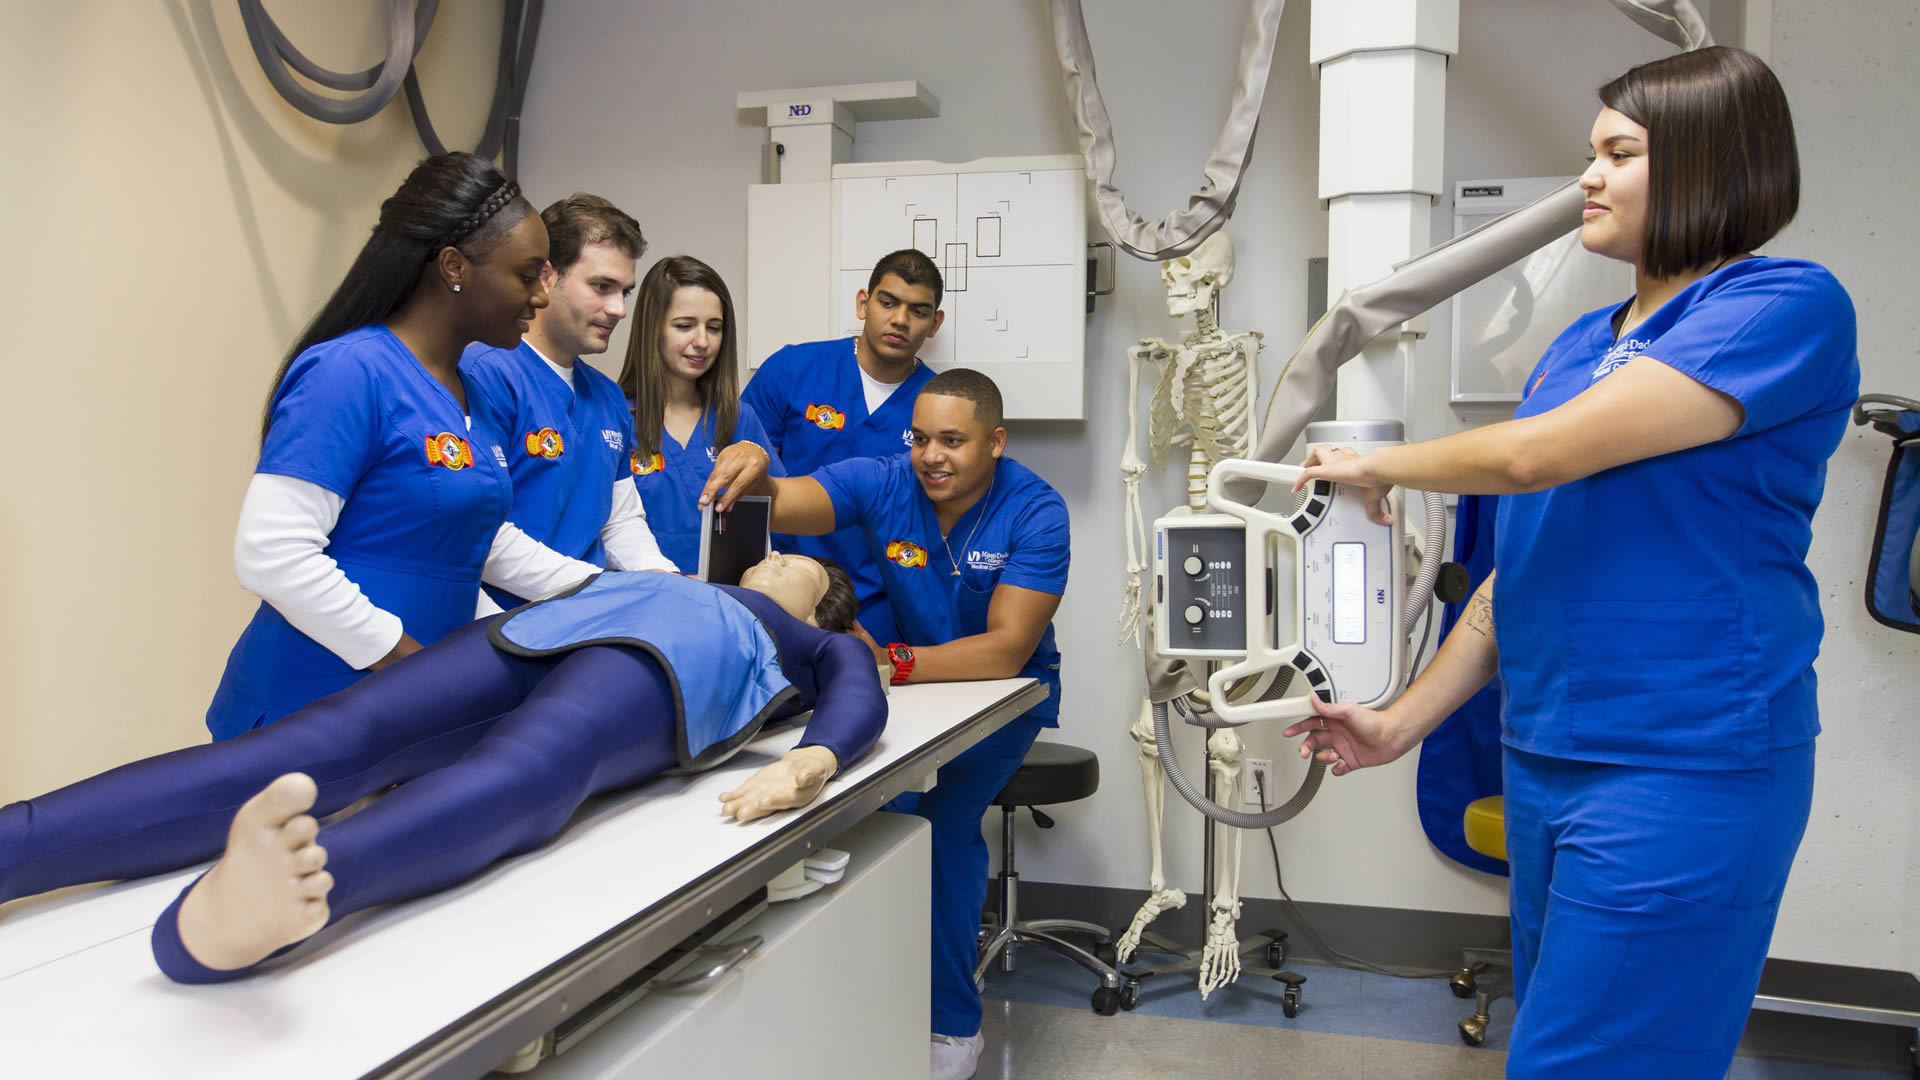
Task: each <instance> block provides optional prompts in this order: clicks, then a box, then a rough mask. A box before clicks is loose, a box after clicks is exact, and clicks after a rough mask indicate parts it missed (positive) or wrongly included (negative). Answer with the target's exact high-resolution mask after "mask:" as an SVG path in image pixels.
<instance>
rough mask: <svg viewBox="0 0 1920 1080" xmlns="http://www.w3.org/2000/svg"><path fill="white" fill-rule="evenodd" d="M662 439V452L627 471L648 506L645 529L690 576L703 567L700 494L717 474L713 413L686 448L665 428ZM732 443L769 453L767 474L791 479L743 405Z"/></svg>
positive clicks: (634, 458) (635, 456)
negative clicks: (714, 467)
mask: <svg viewBox="0 0 1920 1080" xmlns="http://www.w3.org/2000/svg"><path fill="white" fill-rule="evenodd" d="M660 441H661V444H662V445H661V448H660V451H659V452H658V453H656V454H653V455H651V456H650V457H646V458H642V456H641V454H640V451H638V450H635V451H634V452H633V453H632V455H630V457H629V459H628V461H627V463H626V467H627V471H628V472H630V473H631V474H632V475H633V484H634V487H636V488H638V489H639V490H640V502H641V505H643V506H645V507H646V508H647V525H648V526H649V527H650V528H652V529H653V539H654V541H655V542H657V543H658V544H659V545H660V551H661V553H662V554H664V555H666V557H667V558H669V559H672V560H673V565H675V566H677V567H679V568H680V572H681V573H683V574H691V573H694V572H696V571H697V570H698V569H699V567H700V492H701V491H702V490H704V489H705V488H706V486H707V479H708V478H709V477H710V476H712V475H713V461H714V458H715V457H717V456H719V452H718V451H716V450H715V449H714V446H713V409H711V408H709V409H707V411H706V413H705V415H703V416H701V417H700V422H699V423H698V424H696V425H694V429H693V434H692V435H689V436H688V437H687V444H686V445H685V446H682V445H680V443H679V442H677V441H676V440H675V439H674V437H673V436H671V435H669V434H667V433H666V431H665V430H662V431H661V432H660ZM733 441H734V442H750V443H753V444H755V445H757V446H759V447H760V448H761V449H762V450H765V451H766V452H767V475H768V476H785V475H787V470H786V467H785V466H784V465H782V464H781V459H780V454H779V452H778V451H776V450H775V449H774V448H773V440H772V439H769V438H768V437H767V431H766V429H765V428H764V427H762V426H761V425H760V418H759V416H757V415H756V414H755V413H754V411H753V409H752V407H751V406H749V405H747V403H746V402H744V401H743V402H741V403H740V414H739V417H738V418H737V419H735V420H734V422H733Z"/></svg>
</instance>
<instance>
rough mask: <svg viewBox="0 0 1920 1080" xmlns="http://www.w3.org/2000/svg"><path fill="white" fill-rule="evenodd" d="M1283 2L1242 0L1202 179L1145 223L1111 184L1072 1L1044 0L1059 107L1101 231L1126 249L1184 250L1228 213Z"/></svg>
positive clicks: (1161, 255) (1102, 108) (1099, 105)
mask: <svg viewBox="0 0 1920 1080" xmlns="http://www.w3.org/2000/svg"><path fill="white" fill-rule="evenodd" d="M1285 6H1286V0H1247V21H1246V25H1245V29H1244V30H1242V32H1241V35H1240V77H1239V85H1238V86H1237V87H1236V88H1235V89H1234V94H1233V104H1232V105H1231V106H1229V107H1228V109H1227V118H1226V121H1225V122H1224V123H1223V124H1222V125H1221V127H1220V137H1219V139H1217V140H1216V141H1215V142H1214V144H1213V155H1212V156H1211V157H1209V158H1208V159H1207V167H1206V172H1205V177H1206V179H1205V182H1203V183H1202V184H1201V185H1200V190H1198V191H1196V192H1194V193H1193V195H1192V197H1190V198H1189V199H1188V200H1187V208H1186V209H1185V210H1180V211H1177V212H1175V213H1172V214H1169V215H1167V216H1166V217H1165V218H1163V219H1161V220H1160V221H1156V222H1149V221H1146V220H1145V219H1143V218H1141V216H1140V215H1139V214H1136V213H1134V212H1133V211H1132V210H1131V209H1129V208H1128V207H1127V197H1126V194H1125V193H1124V192H1122V191H1121V190H1120V189H1119V188H1117V187H1115V186H1114V184H1113V166H1114V157H1115V154H1114V144H1113V120H1112V118H1111V117H1109V116H1108V115H1107V105H1106V101H1105V100H1104V99H1103V98H1102V97H1101V95H1100V85H1099V82H1098V81H1097V79H1096V78H1095V75H1094V66H1093V45H1092V43H1091V42H1089V41H1088V40H1087V20H1086V18H1085V16H1083V15H1082V14H1081V11H1080V0H1052V15H1053V43H1054V48H1055V51H1056V52H1057V53H1058V54H1059V58H1060V73H1061V76H1062V78H1063V79H1064V80H1065V82H1066V90H1067V111H1068V112H1070V113H1072V115H1073V123H1074V127H1075V128H1076V129H1078V131H1079V135H1080V153H1081V155H1082V156H1084V157H1085V158H1086V160H1087V177H1088V178H1089V179H1090V180H1092V181H1093V199H1094V203H1095V204H1096V205H1097V206H1098V207H1099V208H1100V223H1101V225H1102V226H1103V227H1104V228H1105V229H1106V231H1107V235H1108V236H1111V237H1112V238H1113V242H1114V243H1115V244H1117V245H1118V246H1119V247H1120V248H1121V250H1123V251H1125V252H1126V253H1127V254H1129V255H1132V256H1133V257H1134V258H1136V259H1145V260H1147V261H1149V262H1159V261H1160V260H1162V259H1171V258H1174V257H1175V256H1179V255H1185V254H1187V253H1188V252H1190V251H1192V250H1193V249H1194V248H1197V247H1199V246H1200V242H1201V241H1203V240H1205V239H1206V238H1207V237H1209V236H1211V235H1213V233H1214V231H1215V230H1217V229H1219V228H1220V226H1222V225H1225V224H1226V223H1227V218H1228V217H1230V216H1232V214H1233V204H1234V200H1235V199H1237V198H1238V197H1239V195H1240V179H1241V177H1242V176H1244V175H1245V174H1246V170H1247V162H1248V160H1249V159H1250V158H1251V157H1252V156H1253V136H1254V132H1255V131H1256V130H1257V129H1258V128H1259V126H1260V103H1261V101H1262V99H1264V98H1265V97H1266V94H1267V73H1268V72H1269V71H1270V70H1271V69H1272V67H1273V47H1274V43H1275V42H1276V41H1278V40H1279V37H1280V12H1281V9H1282V8H1284V7H1285Z"/></svg>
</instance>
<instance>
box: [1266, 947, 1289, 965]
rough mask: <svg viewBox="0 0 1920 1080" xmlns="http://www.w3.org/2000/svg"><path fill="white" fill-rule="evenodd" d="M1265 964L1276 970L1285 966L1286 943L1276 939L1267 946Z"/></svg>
mask: <svg viewBox="0 0 1920 1080" xmlns="http://www.w3.org/2000/svg"><path fill="white" fill-rule="evenodd" d="M1267 966H1268V967H1270V968H1274V969H1276V970H1278V969H1279V968H1283V967H1286V966H1287V946H1286V943H1284V942H1279V941H1276V942H1273V943H1272V944H1270V945H1268V946H1267Z"/></svg>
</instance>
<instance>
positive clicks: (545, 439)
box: [527, 427, 567, 461]
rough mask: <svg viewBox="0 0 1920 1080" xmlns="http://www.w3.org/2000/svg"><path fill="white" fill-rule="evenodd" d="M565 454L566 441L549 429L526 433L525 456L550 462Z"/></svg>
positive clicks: (544, 428)
mask: <svg viewBox="0 0 1920 1080" xmlns="http://www.w3.org/2000/svg"><path fill="white" fill-rule="evenodd" d="M566 452H567V440H565V439H563V438H561V437H560V433H559V432H557V431H555V430H553V429H552V428H550V427H543V428H541V429H540V430H539V431H529V432H527V456H528V457H537V458H546V459H547V460H548V461H552V460H553V459H554V458H557V457H559V456H560V455H561V454H564V453H566Z"/></svg>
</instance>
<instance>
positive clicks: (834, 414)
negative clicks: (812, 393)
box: [807, 405, 847, 431]
mask: <svg viewBox="0 0 1920 1080" xmlns="http://www.w3.org/2000/svg"><path fill="white" fill-rule="evenodd" d="M807 423H809V424H812V425H813V426H814V427H817V428H819V429H820V430H821V431H839V430H840V429H841V428H843V427H846V426H847V414H846V413H843V412H841V411H840V410H839V409H836V408H834V407H833V406H831V405H809V406H807Z"/></svg>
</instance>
